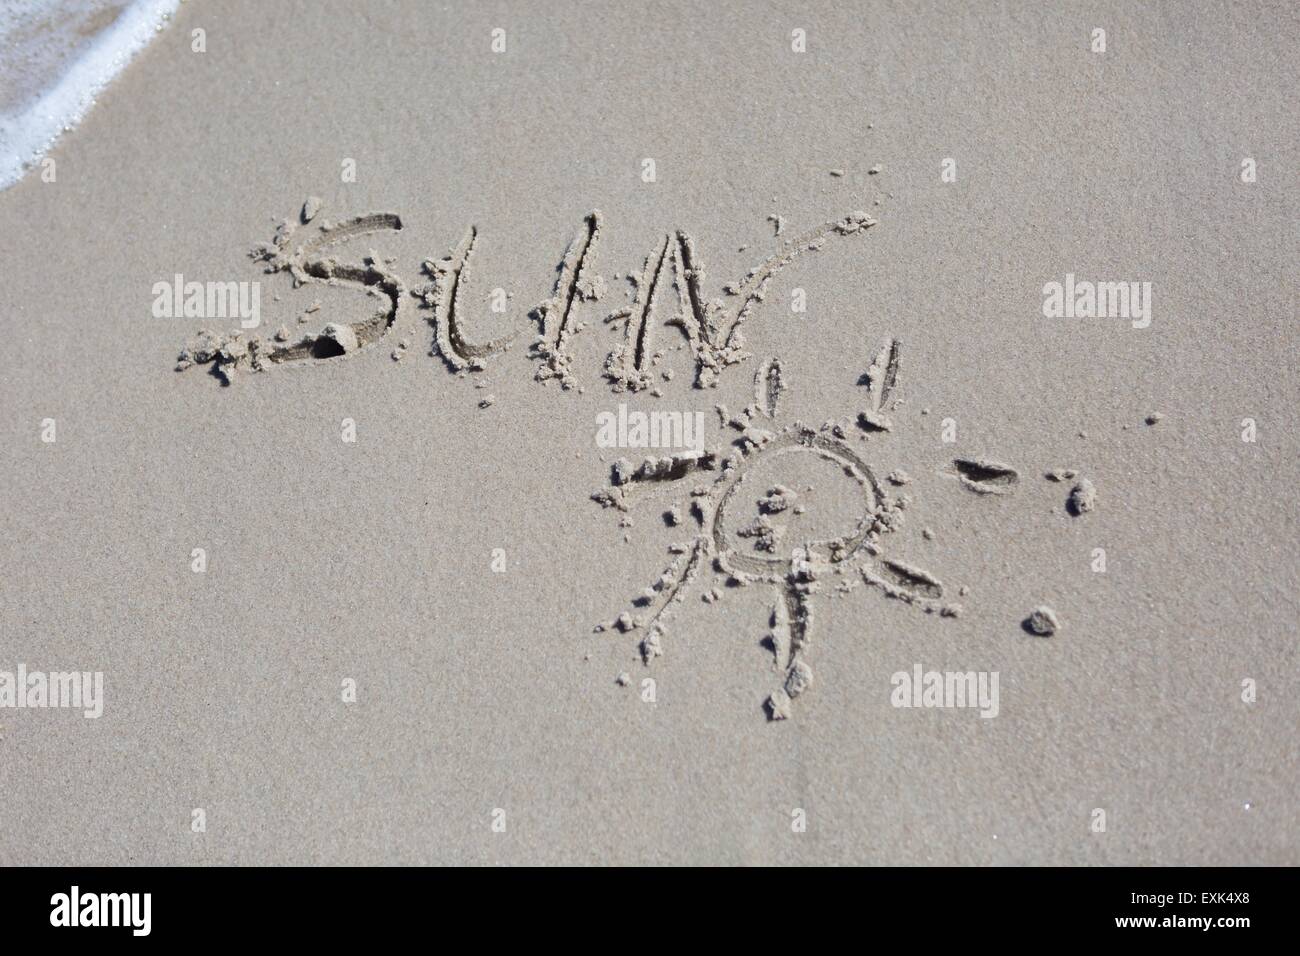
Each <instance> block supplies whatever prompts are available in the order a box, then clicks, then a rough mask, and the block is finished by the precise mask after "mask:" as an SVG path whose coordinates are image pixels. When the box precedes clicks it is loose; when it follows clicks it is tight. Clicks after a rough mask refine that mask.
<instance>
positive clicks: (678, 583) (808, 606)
mask: <svg viewBox="0 0 1300 956" xmlns="http://www.w3.org/2000/svg"><path fill="white" fill-rule="evenodd" d="M898 359H899V343H898V342H897V340H891V341H890V342H889V343H887V344H886V345H885V346H883V347H882V348H881V350H880V351H879V353H878V354H877V355H876V358H875V360H874V361H873V362H872V364H871V367H870V369H869V370H868V372H867V374H866V381H867V386H868V389H869V392H868V394H869V396H870V401H871V404H870V406H869V407H868V408H867V409H866V410H864V411H862V412H861V413H859V415H858V419H857V422H856V427H857V428H858V429H860V430H861V432H863V433H865V434H866V435H867V436H869V435H870V434H872V433H879V432H886V431H890V430H891V429H892V427H893V426H892V424H891V422H890V420H889V418H888V416H887V414H886V413H887V412H888V411H889V410H890V409H891V408H892V407H893V404H892V403H893V398H892V393H893V391H894V386H895V384H896V382H897V379H898ZM785 390H786V386H785V384H784V382H783V380H782V377H781V365H780V362H779V361H778V360H776V359H769V360H768V361H767V362H765V363H763V365H762V366H761V367H760V368H759V370H758V374H757V375H756V376H755V380H754V393H755V394H754V404H752V405H750V406H749V407H748V408H746V409H745V410H744V411H743V412H742V413H741V414H740V415H738V416H736V417H734V418H731V419H730V420H729V421H727V424H728V425H730V426H731V427H733V428H735V429H736V430H737V431H739V432H740V433H741V434H740V437H739V438H738V439H737V440H736V441H735V442H734V443H733V444H734V449H733V451H731V453H730V454H729V455H727V456H726V457H725V458H724V457H723V456H722V455H721V454H720V453H718V452H716V451H712V452H710V451H705V452H699V453H687V454H683V455H669V456H667V457H662V458H647V459H645V460H644V461H643V462H641V464H640V465H637V466H634V465H632V464H631V463H630V462H628V461H626V460H620V461H619V462H617V463H616V464H615V465H614V467H613V470H612V474H611V482H610V487H609V488H608V489H606V490H603V491H600V492H598V493H596V494H595V495H593V496H592V497H593V498H595V499H596V500H597V501H599V502H600V503H601V504H603V505H606V506H609V507H614V508H617V509H618V510H620V511H624V512H626V511H628V510H630V509H631V508H632V507H633V506H634V505H635V504H636V503H637V501H638V498H639V497H640V496H641V495H642V494H644V493H645V492H646V491H647V489H649V488H651V487H662V486H664V485H665V484H675V483H677V482H683V481H695V482H697V484H695V486H694V488H693V489H692V490H691V492H690V508H689V513H690V517H691V519H693V520H694V522H695V524H696V526H697V528H698V533H697V534H696V535H695V537H694V539H693V540H692V541H690V542H689V543H685V544H675V545H673V546H672V547H671V548H670V550H671V551H672V552H673V553H674V554H675V558H674V560H673V561H672V563H671V565H670V566H669V567H668V568H667V569H666V570H665V571H664V573H663V574H662V575H661V576H660V577H659V579H658V580H657V581H656V582H655V583H654V584H653V585H652V586H651V587H649V588H647V589H646V590H645V591H644V592H643V593H642V594H641V595H640V596H639V597H638V598H637V599H636V600H635V601H634V602H633V610H632V611H625V612H623V613H622V614H620V615H619V616H618V617H617V618H616V619H615V620H613V621H611V622H609V623H608V624H602V625H598V626H597V628H596V630H597V631H604V630H607V629H611V628H612V629H614V630H617V631H620V632H623V633H628V632H631V631H641V632H643V633H644V637H643V638H642V640H641V653H642V657H643V659H644V661H645V663H647V664H649V663H650V661H651V660H653V659H654V658H655V657H658V656H660V655H661V654H662V653H663V636H664V633H665V621H666V619H667V618H668V616H669V615H670V614H671V612H672V610H673V608H674V607H675V606H676V605H678V604H680V602H682V601H683V600H685V598H686V596H687V593H688V591H689V589H690V587H691V585H692V583H693V582H694V581H695V579H696V578H697V577H698V576H699V574H700V572H701V569H703V568H706V567H708V566H709V565H711V566H712V569H713V571H714V572H716V573H717V574H719V575H723V576H725V579H726V584H727V585H728V586H732V587H743V586H747V585H754V584H758V585H767V586H769V587H771V588H773V590H774V591H775V592H776V593H775V594H774V600H773V607H772V616H771V621H770V624H771V630H770V631H769V633H768V635H767V640H766V642H765V643H766V644H767V646H768V648H769V649H770V650H771V652H772V654H773V656H774V658H775V661H776V666H777V668H778V671H779V672H780V674H781V682H780V686H779V687H777V688H776V689H775V690H773V691H772V693H771V694H770V696H769V697H768V698H767V702H766V706H767V711H768V716H769V717H770V718H771V719H772V720H783V719H785V718H787V717H789V716H790V712H791V702H792V701H793V699H794V698H796V697H798V696H799V695H800V694H802V693H804V692H805V691H807V690H808V688H809V687H810V686H811V685H812V682H813V671H812V667H811V665H810V664H809V663H808V657H809V652H810V649H811V647H812V637H813V610H812V597H813V595H815V594H816V593H817V592H818V591H820V590H821V589H822V588H823V587H824V586H825V585H826V584H828V583H835V584H836V586H837V587H839V588H841V589H843V590H848V589H849V588H851V587H853V586H855V585H856V584H857V583H859V582H862V583H866V584H868V585H870V586H873V587H876V588H879V589H880V590H881V591H882V592H883V593H885V594H886V595H887V596H889V597H892V598H897V599H900V600H903V601H906V602H907V603H909V604H912V605H915V606H918V607H920V608H922V609H924V610H925V611H927V612H929V613H939V614H942V615H945V616H956V615H957V614H958V613H960V607H959V606H957V605H948V604H943V603H941V599H942V597H943V586H942V585H941V584H940V583H939V581H938V580H936V579H935V578H934V577H933V576H932V575H931V574H929V573H928V572H926V571H923V570H921V569H919V568H915V567H912V566H909V565H907V564H904V563H903V562H901V561H896V560H891V559H890V558H888V557H886V556H885V554H884V549H885V544H884V542H885V539H886V536H887V535H889V534H890V533H892V532H894V531H896V530H898V529H899V528H900V527H901V524H902V519H903V512H904V510H905V509H906V506H907V501H908V499H907V498H906V496H901V495H900V496H898V497H897V498H895V497H892V496H891V495H890V494H889V493H888V492H887V491H886V490H885V488H884V487H883V486H882V484H881V482H880V480H879V479H878V478H877V476H876V474H875V472H874V471H873V470H872V467H871V465H870V464H869V463H868V462H867V461H866V459H864V458H863V457H862V456H861V455H859V454H858V453H857V452H856V451H855V450H854V449H853V448H851V447H850V446H849V443H848V437H849V432H848V428H851V427H854V426H852V425H850V426H848V427H846V426H845V425H843V424H840V423H833V422H831V423H827V424H826V425H823V426H822V427H821V428H812V427H810V426H807V425H804V424H801V423H799V422H794V423H792V424H790V425H787V426H784V427H780V426H779V425H778V423H777V414H778V405H779V403H780V399H781V397H782V395H783V393H784V392H785ZM768 424H770V425H771V426H772V427H771V428H768V427H764V426H765V425H768ZM791 456H799V457H805V458H806V457H809V456H811V457H812V458H814V459H820V460H821V461H824V462H828V463H830V465H831V466H833V467H834V468H835V469H836V470H837V471H839V472H840V473H841V474H843V475H844V476H846V477H847V478H848V479H849V480H850V481H851V482H852V484H853V486H854V488H853V491H852V493H851V497H852V498H853V501H854V511H855V512H856V517H855V518H854V520H853V526H852V527H851V528H849V529H848V530H846V531H845V532H844V533H843V534H840V535H838V536H835V537H821V538H816V539H813V538H811V537H808V538H803V537H799V536H789V540H787V537H788V532H789V527H790V524H789V523H788V522H787V521H786V520H785V519H787V518H789V517H791V516H798V515H800V514H802V513H803V505H801V504H800V503H799V494H798V493H797V492H796V491H794V490H792V489H790V488H788V487H786V486H785V485H782V484H771V483H766V482H763V481H762V476H763V475H764V474H767V473H768V472H769V470H775V469H770V468H769V467H768V466H772V465H777V466H780V465H784V464H788V463H789V461H788V458H789V457H791ZM710 476H711V477H712V481H711V482H708V481H705V482H703V483H700V482H701V480H702V479H706V478H708V477H710ZM755 488H756V489H757V490H758V492H759V494H758V495H757V496H755V497H754V501H755V502H756V505H757V507H756V512H757V513H756V514H754V515H752V516H751V515H750V514H744V515H742V514H741V512H742V511H743V510H744V502H745V501H746V500H748V496H747V495H746V492H748V491H751V490H753V489H755ZM667 516H668V520H669V521H670V522H671V523H679V522H681V521H683V520H685V519H684V518H683V516H682V509H680V508H679V507H674V508H673V509H672V510H670V511H669V512H668V515H667ZM719 594H720V592H719V591H718V589H717V588H713V589H711V590H710V591H707V592H706V593H705V594H704V600H706V601H711V600H716V599H717V597H718V596H719Z"/></svg>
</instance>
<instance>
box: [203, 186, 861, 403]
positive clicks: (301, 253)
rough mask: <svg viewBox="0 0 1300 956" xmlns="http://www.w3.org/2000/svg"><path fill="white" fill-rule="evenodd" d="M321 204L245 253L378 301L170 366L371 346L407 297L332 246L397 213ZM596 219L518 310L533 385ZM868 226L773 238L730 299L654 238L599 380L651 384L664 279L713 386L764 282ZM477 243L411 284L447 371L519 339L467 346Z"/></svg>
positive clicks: (563, 328)
mask: <svg viewBox="0 0 1300 956" xmlns="http://www.w3.org/2000/svg"><path fill="white" fill-rule="evenodd" d="M320 210H321V203H320V201H319V200H317V199H315V198H314V197H312V198H309V199H308V200H307V202H306V203H304V205H303V208H302V211H301V213H300V214H299V215H298V217H297V218H296V221H291V220H283V221H282V222H280V224H279V226H278V227H277V229H276V232H275V236H274V238H273V239H272V241H271V242H269V243H263V244H260V245H258V246H257V247H256V248H254V250H253V252H252V253H251V255H252V257H253V258H254V259H255V260H257V261H260V262H265V263H266V271H267V272H268V273H288V275H289V276H290V278H291V279H292V281H293V284H294V287H295V288H298V287H301V286H305V285H310V284H313V283H320V284H326V285H330V286H341V287H346V288H352V289H355V290H357V291H358V292H360V293H363V294H365V295H367V296H369V297H373V298H375V299H377V300H379V302H380V307H379V308H378V309H377V311H375V312H374V313H373V314H371V315H370V316H369V317H367V318H365V319H362V320H361V321H358V322H329V323H327V324H326V325H325V326H324V327H323V328H322V329H321V330H320V331H319V332H315V333H307V334H302V335H300V336H298V338H297V339H296V340H292V341H291V339H293V335H292V333H290V331H289V330H288V329H287V328H283V327H282V328H281V329H279V330H278V331H277V332H276V333H275V334H274V336H273V337H272V338H270V339H265V338H263V337H261V336H260V335H256V334H248V330H247V329H237V330H235V331H233V332H231V333H228V334H225V333H218V332H213V331H209V330H203V331H201V332H200V333H199V334H198V336H197V337H196V338H195V339H194V340H193V341H192V342H190V343H189V344H188V345H186V346H185V348H184V349H183V350H182V352H181V354H180V356H179V359H178V364H177V368H178V370H182V371H183V370H185V369H188V368H191V367H193V366H196V365H206V366H209V368H210V370H211V371H212V372H213V374H215V375H216V376H217V377H219V378H221V379H222V380H223V381H224V382H225V383H226V384H231V383H233V382H234V381H235V378H236V376H237V373H239V372H263V371H267V370H269V369H271V368H274V367H276V366H278V365H285V364H296V363H310V362H321V361H324V360H329V359H335V358H338V357H341V356H346V355H349V354H352V353H355V352H358V351H361V350H363V349H365V348H367V347H368V346H372V345H374V344H376V343H378V342H379V341H381V340H382V339H384V338H385V337H386V336H387V335H388V334H389V332H391V331H392V330H393V328H394V326H395V324H396V322H397V317H398V313H399V308H400V305H401V302H402V300H403V298H404V297H405V295H406V294H407V291H406V289H407V287H406V284H405V283H404V282H403V281H402V279H401V278H400V277H399V276H398V275H397V274H396V273H395V272H394V271H393V269H392V265H393V262H394V260H393V259H381V258H380V257H379V255H378V254H377V253H375V252H374V251H371V252H370V254H369V255H367V256H365V257H364V258H363V259H362V260H361V261H360V262H345V261H343V260H341V259H340V258H339V257H338V251H339V248H340V247H341V246H343V245H345V244H347V243H350V242H352V241H354V240H357V239H361V238H363V237H373V236H376V235H379V234H382V233H392V232H397V231H400V230H401V229H402V220H401V217H400V216H398V215H397V214H395V213H371V214H369V215H365V216H358V217H355V218H353V219H349V220H347V221H345V222H341V223H333V222H330V221H328V220H325V219H321V218H319V215H320ZM313 224H314V225H313ZM601 225H602V217H601V214H600V212H599V210H596V211H593V212H591V213H590V214H588V215H587V216H586V218H585V219H584V221H583V224H582V228H581V229H580V230H579V232H578V235H577V236H576V237H575V238H574V239H573V241H572V242H571V243H570V244H569V247H568V249H567V250H566V251H565V254H564V258H563V259H562V260H561V262H560V265H559V268H558V276H557V278H556V281H555V288H554V291H553V293H552V295H551V296H550V297H549V298H548V299H546V300H545V301H544V302H542V303H540V304H539V305H537V306H536V307H535V308H533V309H532V310H531V312H530V313H529V314H530V317H531V318H532V319H533V320H534V321H535V322H536V323H537V326H538V333H537V335H536V337H535V339H534V340H533V343H532V348H531V351H530V355H531V357H532V358H534V359H535V360H536V361H537V363H538V368H537V373H536V377H537V379H538V380H539V381H546V380H549V379H556V380H558V381H559V382H560V384H561V385H562V386H563V387H564V388H572V387H574V386H576V385H577V379H576V376H575V374H574V370H573V359H572V352H571V346H572V342H573V339H574V337H575V336H576V335H578V334H579V333H580V332H581V331H582V329H583V328H584V325H583V323H582V322H580V321H579V320H578V318H577V313H578V311H579V308H580V306H581V305H582V304H583V303H585V302H591V301H596V300H598V299H600V298H601V297H602V296H603V295H604V293H605V290H606V283H605V279H604V277H603V276H601V275H599V274H598V273H597V272H596V267H595V260H596V254H597V250H598V247H599V244H600V235H601ZM874 225H876V220H875V219H872V218H871V217H870V216H868V215H867V214H866V213H865V212H855V213H852V214H850V215H848V216H845V217H844V218H843V219H839V220H837V221H835V222H828V223H825V224H823V225H822V226H819V227H817V228H816V229H812V230H809V231H808V232H806V233H804V234H802V235H800V236H798V237H796V238H794V239H791V240H789V241H787V242H784V243H782V245H781V246H780V247H779V249H778V250H777V252H775V253H774V254H773V255H771V256H770V257H768V258H767V259H766V260H764V261H763V262H761V263H759V264H758V265H757V266H755V267H754V268H752V269H750V271H749V273H748V274H747V275H746V276H745V278H744V279H742V280H741V281H740V282H737V283H732V284H729V285H727V286H725V287H724V292H725V294H726V297H727V300H729V301H724V300H722V299H714V300H711V301H706V299H705V298H704V294H703V292H702V290H701V285H702V283H703V280H704V268H703V265H702V264H701V263H700V261H699V256H698V253H697V252H696V248H695V243H694V241H693V240H692V238H691V237H690V236H689V235H688V234H687V233H685V232H682V231H680V230H678V231H675V232H673V233H670V234H668V235H666V236H664V237H663V239H661V240H660V241H659V242H657V243H656V244H655V246H654V248H653V249H652V250H651V252H650V254H649V255H648V256H647V257H646V259H645V262H644V265H643V267H642V270H641V272H640V274H639V275H629V276H628V279H629V281H630V282H631V284H632V287H633V288H632V292H631V293H630V298H631V304H630V306H628V307H626V308H623V309H619V310H617V311H616V312H614V313H613V314H612V315H610V316H608V317H607V318H606V320H605V321H606V323H615V322H622V323H623V330H624V334H623V337H622V341H621V342H620V343H619V345H618V346H617V347H616V348H615V349H614V351H612V352H611V353H610V355H609V357H608V358H607V360H606V362H605V377H606V378H607V379H608V380H609V381H610V383H611V385H612V387H613V389H614V390H615V391H623V390H632V391H639V390H641V389H644V388H647V387H649V386H650V384H651V381H652V374H653V373H652V369H651V366H652V364H653V361H654V358H655V354H654V351H653V349H652V341H651V339H652V328H651V324H652V323H651V315H652V312H651V310H652V308H653V305H654V303H655V302H656V301H657V300H658V296H657V293H659V292H660V291H661V289H666V288H668V287H669V286H671V287H672V288H674V289H675V290H676V292H677V298H678V304H679V311H678V314H677V315H676V316H675V317H674V319H673V320H672V321H671V322H670V323H669V324H670V325H672V326H675V327H676V328H677V329H678V330H679V331H680V332H681V334H682V336H683V337H684V339H685V342H686V345H687V346H688V347H689V349H690V352H691V356H692V358H693V360H694V362H695V366H696V377H695V384H696V385H697V386H698V387H701V388H704V387H711V386H715V385H716V384H717V382H718V377H719V375H720V374H721V373H722V372H723V371H724V370H725V369H726V368H728V367H729V366H731V365H735V364H736V363H738V362H741V361H743V360H744V359H747V358H748V357H749V355H748V353H746V352H745V351H744V336H743V333H742V326H743V325H744V323H745V321H746V320H747V319H749V318H750V317H751V316H752V315H753V313H754V312H755V311H756V309H757V308H758V307H759V305H760V304H761V303H762V302H763V300H764V298H765V297H766V295H767V292H768V288H769V286H770V284H771V282H772V280H773V278H774V277H775V276H776V275H777V274H778V273H779V272H780V271H781V270H782V269H784V268H785V267H786V266H787V265H789V264H790V263H791V262H793V261H794V260H795V259H797V258H798V257H800V256H801V255H803V254H804V253H807V252H814V251H817V250H819V249H821V248H822V247H823V246H824V245H825V244H826V243H827V242H829V241H830V240H831V239H834V238H839V237H850V236H857V235H861V234H864V233H865V232H866V231H867V230H868V229H869V228H870V227H871V226H874ZM304 227H310V229H311V232H310V234H309V235H308V236H307V237H306V238H305V239H303V238H300V237H301V233H300V231H299V230H300V229H303V228H304ZM477 242H478V229H477V227H474V226H471V227H470V228H469V229H468V230H467V231H466V233H465V235H464V238H462V240H461V241H460V243H459V244H458V245H457V246H456V248H455V249H454V250H453V251H452V253H451V255H449V256H447V257H445V258H443V259H439V260H436V261H435V260H426V261H425V263H424V270H425V272H426V274H427V276H428V278H429V281H428V282H427V283H425V284H423V285H420V286H418V287H416V288H413V289H411V290H410V295H412V296H414V297H415V298H416V299H417V300H419V302H420V303H421V304H422V306H423V307H424V308H425V309H427V310H428V319H429V322H430V324H431V325H432V326H433V330H434V334H433V350H432V353H433V354H437V355H440V356H441V357H442V359H443V360H444V361H445V362H446V364H447V365H448V366H449V367H450V368H451V369H452V370H453V371H455V372H458V373H471V372H479V371H483V370H484V369H486V367H487V362H488V360H489V359H490V358H491V357H492V356H494V355H496V354H498V353H500V352H504V351H505V350H507V349H508V348H510V346H511V345H512V344H513V343H514V341H515V340H516V338H517V337H518V335H519V332H518V330H516V331H515V332H512V333H510V334H508V335H506V336H504V337H502V338H500V339H497V340H494V341H487V342H475V341H472V340H471V339H470V337H469V336H468V335H467V334H466V332H465V329H464V324H465V323H464V316H465V314H466V312H467V308H466V296H467V295H468V292H467V289H468V288H469V286H470V282H471V270H472V266H473V257H474V250H475V246H476V245H477ZM308 311H309V312H312V311H314V309H312V310H308ZM304 318H305V316H304ZM408 344H409V343H407V342H406V341H405V340H403V341H401V342H399V343H398V346H397V349H396V350H395V352H394V353H393V357H394V358H395V359H396V358H400V357H401V355H402V354H403V353H404V352H405V350H406V348H407V347H408Z"/></svg>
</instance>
